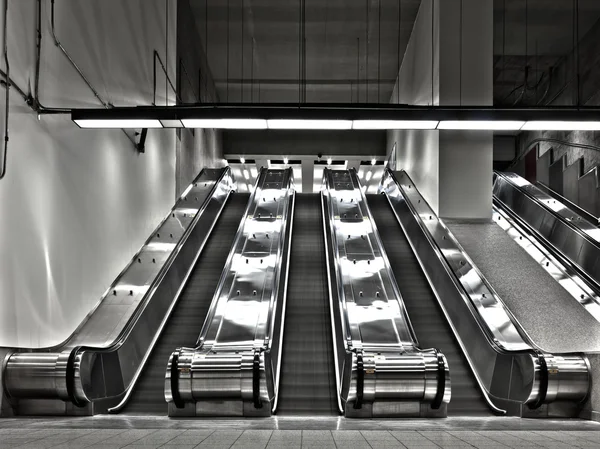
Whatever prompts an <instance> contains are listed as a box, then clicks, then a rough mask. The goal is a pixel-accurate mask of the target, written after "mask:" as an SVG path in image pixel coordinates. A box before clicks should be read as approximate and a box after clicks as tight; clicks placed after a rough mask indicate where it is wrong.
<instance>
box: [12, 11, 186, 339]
mask: <svg viewBox="0 0 600 449" xmlns="http://www.w3.org/2000/svg"><path fill="white" fill-rule="evenodd" d="M42 3H43V12H42V14H43V16H42V24H43V30H42V33H43V47H42V58H41V84H40V97H41V101H42V102H43V103H44V105H46V106H56V107H59V106H62V107H75V106H79V107H98V106H99V103H98V101H97V100H96V99H95V98H94V96H93V95H92V94H91V92H90V91H89V89H88V88H87V86H85V84H84V83H83V81H82V80H81V79H80V78H79V77H78V75H77V73H76V72H75V71H74V70H73V68H72V67H71V66H70V65H69V64H68V62H67V60H66V59H65V57H64V56H63V55H62V54H61V53H60V51H59V49H58V48H57V47H56V46H55V45H54V44H53V42H52V41H51V36H50V30H49V17H50V11H49V7H50V6H49V5H50V2H49V1H44V2H42ZM168 7H169V9H168V12H167V10H166V9H165V8H166V4H165V1H164V0H144V1H142V0H128V1H126V2H123V1H120V0H103V1H101V2H100V1H93V0H62V1H60V2H56V29H57V35H58V37H59V39H60V40H61V41H62V43H63V45H64V46H65V47H66V48H67V50H68V51H69V52H70V53H71V55H72V57H73V59H74V60H75V61H76V62H77V63H78V64H79V65H80V67H81V69H82V70H83V71H84V72H85V73H86V75H87V76H88V77H89V79H90V81H91V83H92V84H93V85H94V86H95V87H96V88H97V89H98V91H99V93H100V95H102V96H103V97H104V99H106V101H110V102H111V103H113V104H115V105H141V104H145V105H148V104H150V103H151V102H152V98H153V75H152V73H153V65H152V64H153V50H154V49H156V50H157V51H158V52H159V54H160V55H161V57H162V59H163V61H165V63H166V64H167V66H168V70H169V76H171V77H174V76H175V33H176V21H175V19H176V10H175V8H176V1H170V2H168ZM0 19H2V18H0ZM167 20H168V27H167ZM8 24H9V26H8V45H9V57H10V63H11V77H12V78H13V79H14V80H15V83H17V84H18V85H19V86H21V87H23V88H24V89H25V90H28V89H29V86H31V85H32V84H33V80H34V74H35V48H36V46H35V37H36V2H35V0H19V1H10V2H9V17H8ZM167 28H168V36H167ZM158 81H159V82H158V86H159V90H158V97H157V103H158V102H161V104H163V103H165V102H166V97H168V96H172V93H171V92H170V90H169V88H168V87H166V86H165V78H164V75H161V74H159V78H158ZM1 94H2V95H0V97H1V100H0V120H1V122H2V123H4V91H3V90H2V92H1ZM169 103H170V104H173V103H174V98H170V101H169ZM9 126H10V136H11V138H10V144H9V145H10V146H9V154H8V168H7V174H6V177H5V178H4V179H3V180H1V181H0V208H1V210H0V255H1V257H0V285H1V286H2V288H1V289H0V310H1V311H2V313H1V314H0V345H3V346H4V345H5V346H27V347H29V346H33V347H37V346H46V345H50V344H54V343H57V342H60V341H62V340H63V339H64V338H66V337H67V336H68V335H69V334H70V333H71V332H72V331H73V330H74V329H75V328H76V327H77V326H78V325H79V323H80V322H81V320H82V319H83V318H84V317H85V315H86V314H87V313H88V312H89V311H90V309H91V307H92V306H93V305H94V304H96V303H97V301H98V300H99V299H100V297H101V295H102V294H103V292H104V291H105V290H106V289H107V287H108V286H109V285H110V283H111V282H112V280H113V279H114V278H115V277H116V275H117V274H118V273H119V272H120V271H121V270H122V269H123V268H124V266H125V264H126V263H127V262H128V261H129V260H130V258H131V257H132V255H133V254H134V253H135V251H137V249H138V248H139V247H140V246H141V244H142V243H143V241H144V240H145V239H146V238H147V236H148V235H149V233H150V232H151V231H152V230H153V229H154V227H155V226H156V225H157V224H158V223H159V222H160V220H161V219H162V218H163V217H164V215H165V214H166V213H167V212H168V211H169V209H170V207H171V206H172V204H173V198H174V195H175V140H176V137H175V131H173V130H150V131H149V133H148V140H147V143H146V153H145V154H138V153H137V151H136V150H135V149H134V148H133V146H132V144H131V142H130V141H129V140H128V139H127V138H126V137H125V135H124V134H123V133H122V132H121V131H120V130H83V129H79V128H78V127H77V126H76V125H74V124H73V123H72V122H71V120H70V118H69V117H68V116H42V117H40V118H39V119H38V117H37V116H36V114H35V113H34V112H33V111H32V110H31V109H30V108H29V107H28V106H26V105H25V104H24V102H23V100H22V99H21V98H20V97H19V96H18V95H17V94H15V93H14V91H11V98H10V123H9ZM0 132H2V133H3V132H4V129H3V128H2V129H0Z"/></svg>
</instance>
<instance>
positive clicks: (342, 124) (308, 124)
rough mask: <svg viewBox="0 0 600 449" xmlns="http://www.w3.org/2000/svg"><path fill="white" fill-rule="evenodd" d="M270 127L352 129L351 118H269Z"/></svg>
mask: <svg viewBox="0 0 600 449" xmlns="http://www.w3.org/2000/svg"><path fill="white" fill-rule="evenodd" d="M267 124H268V126H269V129H352V121H351V120H287V119H272V120H267Z"/></svg>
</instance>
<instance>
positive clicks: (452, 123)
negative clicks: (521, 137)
mask: <svg viewBox="0 0 600 449" xmlns="http://www.w3.org/2000/svg"><path fill="white" fill-rule="evenodd" d="M524 123H525V122H522V121H512V120H510V121H503V120H500V121H491V120H462V121H458V120H447V121H442V122H440V124H439V125H438V127H437V129H465V130H487V131H493V130H503V131H518V130H520V129H521V128H522V127H523V124H524Z"/></svg>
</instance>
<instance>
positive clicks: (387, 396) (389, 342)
mask: <svg viewBox="0 0 600 449" xmlns="http://www.w3.org/2000/svg"><path fill="white" fill-rule="evenodd" d="M323 186H324V188H323V191H322V204H323V215H324V229H325V237H326V238H325V241H326V245H327V263H328V270H329V278H328V279H329V289H330V302H331V307H330V308H331V311H332V314H333V315H332V327H333V333H334V349H335V353H336V374H337V386H338V389H339V401H340V404H339V405H340V409H341V410H343V411H344V413H345V414H346V416H351V417H374V416H445V414H446V408H445V404H446V403H447V402H448V401H449V400H450V379H449V375H448V367H447V364H446V361H445V358H444V356H443V355H442V354H440V353H439V352H438V351H436V350H434V349H431V350H424V351H422V350H420V349H419V348H418V343H417V339H416V336H415V333H414V331H413V329H412V327H411V324H410V320H409V318H408V315H407V312H406V309H405V307H404V303H403V301H402V297H401V296H400V292H399V290H398V286H397V284H396V281H395V279H394V276H393V273H392V271H391V268H390V265H389V261H388V260H387V256H386V255H385V252H384V250H383V245H382V243H381V240H380V237H379V234H378V232H377V229H376V226H375V222H374V220H373V219H372V217H371V212H370V210H369V208H368V205H367V203H366V200H365V197H364V194H363V192H362V190H361V186H360V182H359V180H358V177H357V176H356V172H355V171H354V170H336V171H334V170H329V169H326V170H325V171H324V179H323Z"/></svg>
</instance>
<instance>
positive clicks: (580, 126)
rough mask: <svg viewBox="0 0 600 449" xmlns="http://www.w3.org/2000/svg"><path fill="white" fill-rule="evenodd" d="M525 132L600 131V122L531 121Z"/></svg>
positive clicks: (525, 126)
mask: <svg viewBox="0 0 600 449" xmlns="http://www.w3.org/2000/svg"><path fill="white" fill-rule="evenodd" d="M521 129H522V130H523V131H600V122H567V121H531V122H526V123H525V124H524V125H523V128H521Z"/></svg>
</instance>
